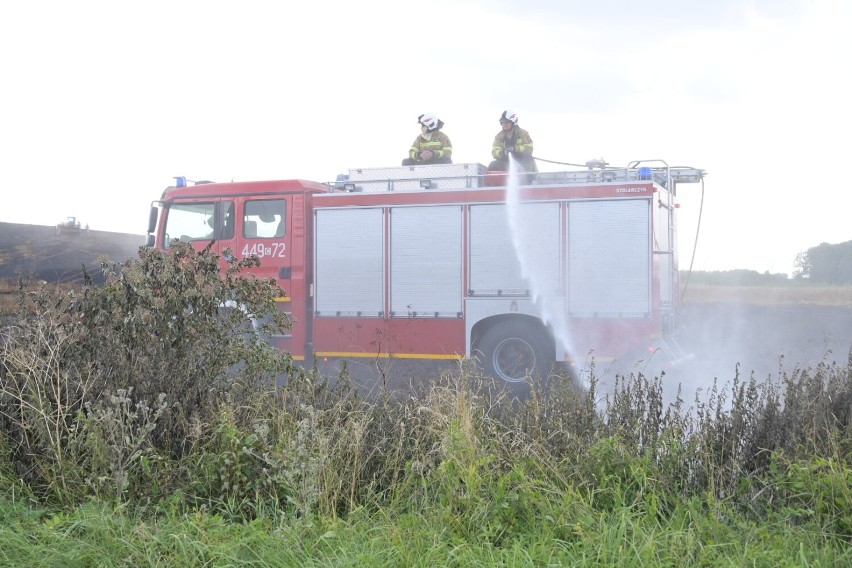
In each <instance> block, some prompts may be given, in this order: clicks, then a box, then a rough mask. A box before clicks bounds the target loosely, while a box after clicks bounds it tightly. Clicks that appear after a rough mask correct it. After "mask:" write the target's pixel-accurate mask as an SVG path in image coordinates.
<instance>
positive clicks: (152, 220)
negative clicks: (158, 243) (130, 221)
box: [148, 206, 160, 234]
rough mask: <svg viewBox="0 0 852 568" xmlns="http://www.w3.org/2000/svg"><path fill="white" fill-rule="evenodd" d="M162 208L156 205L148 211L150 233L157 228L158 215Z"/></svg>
mask: <svg viewBox="0 0 852 568" xmlns="http://www.w3.org/2000/svg"><path fill="white" fill-rule="evenodd" d="M159 213H160V210H159V209H158V208H156V207H154V206H152V207H151V211H150V212H148V233H149V234H150V233H153V232H154V231H155V230H156V229H157V216H158V215H159Z"/></svg>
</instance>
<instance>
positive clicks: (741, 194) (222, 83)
mask: <svg viewBox="0 0 852 568" xmlns="http://www.w3.org/2000/svg"><path fill="white" fill-rule="evenodd" d="M850 29H852V2H849V1H848V0H801V1H798V0H739V1H737V0H716V1H714V2H702V3H700V4H699V3H697V2H683V1H679V0H649V1H644V2H641V1H630V0H621V1H614V0H613V1H607V0H598V1H596V2H592V1H588V2H578V1H574V0H547V1H536V0H526V1H509V0H503V1H500V0H482V1H476V0H446V1H445V0H434V1H432V2H429V3H426V4H423V3H415V2H400V1H399V0H387V1H384V0H380V1H362V2H352V1H350V0H346V1H332V2H323V1H321V0H315V1H313V2H298V3H295V2H287V1H284V0H280V1H275V2H273V1H253V0H242V1H240V2H223V1H216V0H204V1H181V0H169V1H160V0H148V1H146V2H136V3H128V2H116V1H114V0H113V1H93V0H76V1H74V2H67V1H61V2H60V1H54V0H49V1H39V0H29V1H27V2H3V3H2V6H0V53H2V56H0V77H2V82H0V113H2V115H0V184H2V192H3V193H2V194H3V201H2V205H0V221H3V222H17V223H35V224H46V225H52V224H54V223H56V222H57V221H59V220H62V219H64V218H65V217H66V216H67V215H76V216H77V217H78V218H80V219H81V220H82V221H83V222H88V223H89V224H90V225H91V227H92V228H93V229H100V230H108V231H120V232H128V233H139V234H142V233H144V232H145V226H146V223H147V210H148V207H149V205H150V202H151V201H152V200H155V199H157V198H158V197H159V195H160V193H161V192H162V190H163V188H165V187H166V186H167V185H169V184H170V183H171V182H172V176H178V175H184V176H187V177H188V178H190V179H209V180H216V181H229V180H232V179H233V180H251V179H286V178H303V179H313V180H316V181H328V180H333V179H334V178H335V177H336V175H337V174H339V173H345V172H347V171H348V170H349V169H350V168H358V167H384V166H394V165H398V164H399V162H400V160H401V159H402V158H403V157H405V154H406V151H407V149H408V146H409V144H410V143H411V140H412V139H413V138H414V136H416V134H417V132H418V129H417V124H416V122H415V121H416V118H417V116H418V115H419V114H422V113H424V112H434V113H436V114H438V116H439V117H440V118H441V119H442V120H443V121H444V122H445V124H446V126H445V128H444V131H445V132H446V133H447V134H448V135H449V136H450V138H451V139H452V141H453V146H454V148H455V152H454V159H455V161H456V162H480V163H486V164H487V163H488V161H489V160H490V154H489V151H490V145H491V140H492V139H493V137H494V134H495V133H496V132H497V130H498V129H499V125H498V122H497V119H498V117H499V115H500V113H501V112H502V111H503V110H504V109H506V108H511V109H513V110H515V111H516V112H517V113H518V115H519V116H520V124H521V126H523V127H524V128H526V129H528V130H529V131H530V133H531V135H532V137H533V139H534V141H535V147H536V152H535V153H536V155H537V156H538V157H540V158H544V159H548V160H554V161H562V162H571V163H583V162H585V161H586V160H588V159H592V158H601V157H603V158H605V159H606V160H607V161H608V162H609V163H610V164H613V165H626V164H627V163H628V162H630V161H633V160H638V159H663V160H665V161H666V162H668V163H669V164H670V165H675V166H681V165H683V166H694V167H698V168H703V169H705V170H707V171H708V172H709V175H708V176H707V179H706V192H705V196H704V214H703V218H702V220H701V223H700V227H701V233H700V235H699V238H698V250H697V253H696V256H695V268H696V269H699V270H727V269H734V268H747V269H753V270H759V271H761V272H762V271H766V270H768V271H770V272H787V273H789V272H790V271H791V270H792V262H793V258H794V257H795V255H796V253H798V252H800V251H803V250H806V249H808V248H810V247H813V246H816V245H818V244H820V243H822V242H829V243H839V242H845V241H848V240H852V223H850V220H849V219H850V211H852V189H851V188H849V187H848V185H849V181H848V172H847V170H848V169H849V166H850V164H849V161H850V156H852V144H850V143H849V135H850V134H849V133H850V132H852V110H850V108H851V107H850V101H852V85H850V83H852V81H850V79H851V78H852V77H850V75H852V65H850V57H849V55H848V54H849V53H852V33H850V31H849V30H850ZM844 54H846V55H844ZM556 168H557V167H556V166H552V165H550V164H541V169H543V170H552V169H556ZM700 196H701V194H700V187H699V186H697V185H687V186H683V187H681V191H680V196H679V201H680V203H681V209H680V211H681V218H680V231H681V232H680V242H681V266H682V267H684V266H685V265H688V262H689V258H690V255H691V247H692V243H693V240H694V237H695V229H696V226H697V225H698V209H699V205H700Z"/></svg>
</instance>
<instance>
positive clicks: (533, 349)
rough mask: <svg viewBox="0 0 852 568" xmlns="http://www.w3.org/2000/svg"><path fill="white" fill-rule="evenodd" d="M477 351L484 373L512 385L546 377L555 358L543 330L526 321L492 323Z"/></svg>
mask: <svg viewBox="0 0 852 568" xmlns="http://www.w3.org/2000/svg"><path fill="white" fill-rule="evenodd" d="M478 351H479V357H480V363H481V365H482V367H483V369H484V370H485V372H486V373H488V374H489V375H491V376H492V377H494V378H496V379H500V380H501V381H504V382H506V383H508V384H510V385H512V386H515V385H518V384H522V383H525V382H526V381H527V380H528V379H530V378H534V377H538V378H541V379H544V378H546V377H547V375H548V373H549V372H550V370H551V368H552V366H553V360H554V357H555V355H554V353H553V346H552V345H551V342H550V341H549V339H548V337H547V334H546V333H545V332H544V330H542V329H539V328H538V327H537V326H535V325H533V324H531V323H528V322H513V323H501V324H498V325H495V326H494V327H492V328H490V329H489V330H488V331H486V332H485V334H484V335H483V336H482V340H481V341H480V342H479V348H478Z"/></svg>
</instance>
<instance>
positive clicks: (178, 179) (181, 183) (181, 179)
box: [175, 176, 186, 187]
mask: <svg viewBox="0 0 852 568" xmlns="http://www.w3.org/2000/svg"><path fill="white" fill-rule="evenodd" d="M175 187H186V177H185V176H175Z"/></svg>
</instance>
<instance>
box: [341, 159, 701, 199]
mask: <svg viewBox="0 0 852 568" xmlns="http://www.w3.org/2000/svg"><path fill="white" fill-rule="evenodd" d="M651 163H657V164H658V165H646V164H651ZM659 164H662V165H659ZM568 165H570V164H568ZM526 175H527V176H528V177H527V180H526V182H525V183H524V185H583V184H589V183H607V182H614V183H618V182H635V181H652V182H654V183H656V184H657V185H659V186H661V187H664V188H666V189H668V190H669V191H670V192H672V193H676V188H677V184H679V183H697V182H699V181H701V180H702V179H703V177H704V175H705V172H704V170H701V169H698V168H692V167H671V166H669V165H668V164H666V163H665V162H664V161H663V160H636V161H634V162H630V163H629V164H628V165H627V166H626V167H610V166H609V165H608V164H607V163H606V162H604V161H603V160H590V161H588V162H586V166H585V169H579V170H573V171H554V172H537V173H534V174H526ZM493 176H497V177H498V178H499V179H500V180H502V179H503V178H504V176H505V173H504V172H488V171H486V169H485V166H483V165H482V164H467V163H460V164H433V165H420V166H397V167H389V168H355V169H350V170H349V173H348V174H342V175H340V176H338V178H337V180H335V181H333V182H327V183H326V186H327V187H328V188H329V190H330V191H346V192H362V191H363V192H380V191H381V192H383V191H397V190H411V189H415V190H416V189H426V190H428V189H471V188H477V187H487V186H493V185H502V184H503V183H504V182H503V181H500V182H499V183H493Z"/></svg>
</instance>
